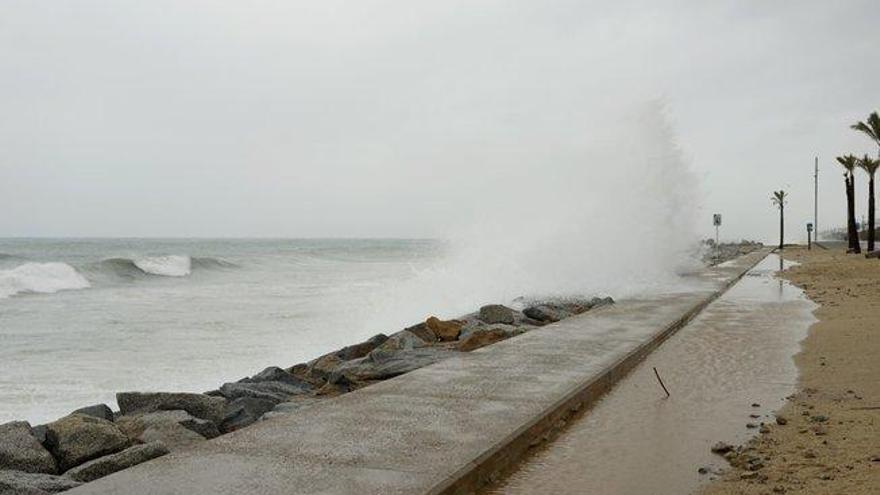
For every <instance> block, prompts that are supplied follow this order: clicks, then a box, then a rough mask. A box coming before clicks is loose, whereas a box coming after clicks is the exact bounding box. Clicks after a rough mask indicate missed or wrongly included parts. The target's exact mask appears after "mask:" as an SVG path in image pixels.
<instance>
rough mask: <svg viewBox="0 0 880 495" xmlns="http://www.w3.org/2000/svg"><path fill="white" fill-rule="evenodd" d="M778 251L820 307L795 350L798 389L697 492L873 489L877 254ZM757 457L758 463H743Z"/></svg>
mask: <svg viewBox="0 0 880 495" xmlns="http://www.w3.org/2000/svg"><path fill="white" fill-rule="evenodd" d="M784 256H785V258H786V259H788V260H791V261H795V262H797V263H800V265H799V266H796V267H793V268H791V269H789V270H787V271H785V272H784V273H783V274H782V276H783V277H785V278H786V279H788V280H790V281H791V282H792V283H794V284H795V285H797V286H799V287H801V288H803V289H804V290H805V291H806V293H807V295H808V296H809V297H810V299H812V300H813V301H814V302H816V303H817V304H819V305H820V307H819V308H818V309H817V310H816V312H815V316H816V318H818V320H819V321H818V322H817V323H816V324H815V325H813V326H812V327H811V328H810V332H809V336H808V337H807V338H806V339H805V340H804V341H803V344H802V350H801V352H800V353H799V354H798V355H797V356H796V357H795V361H796V364H797V366H798V368H799V370H800V374H801V376H800V383H799V392H798V393H797V394H795V395H793V396H791V397H790V398H789V400H788V401H787V403H786V405H785V406H784V407H783V408H782V409H781V410H779V411H778V413H777V417H779V418H783V419H782V420H781V421H777V423H780V424H771V425H767V426H768V428H766V429H764V431H765V433H763V434H761V435H759V436H758V437H756V438H755V439H754V440H752V441H751V442H749V443H748V444H747V445H745V446H743V449H742V451H741V452H740V453H739V454H738V455H731V457H732V462H733V464H734V465H735V467H734V468H732V469H730V470H729V471H728V472H726V473H725V474H724V475H723V476H722V477H721V478H720V479H719V480H718V481H716V482H715V483H713V484H710V485H708V486H706V487H705V489H704V490H703V492H702V493H704V494H711V495H723V494H766V493H803V494H820V493H821V494H826V493H847V494H869V493H871V494H874V493H878V492H880V290H878V289H880V284H878V280H880V262H878V261H877V260H869V259H865V258H864V256H861V255H846V254H844V253H843V251H840V250H821V249H813V250H812V251H808V250H806V249H805V248H802V247H795V248H790V249H789V248H787V249H786V250H785V254H784ZM755 458H758V459H757V462H758V464H759V465H763V467H760V468H758V469H756V470H749V469H746V468H745V467H744V466H746V465H747V464H748V462H749V461H750V460H751V461H752V465H753V466H754V465H755V462H754V461H755ZM737 466H739V467H737ZM753 469H754V468H753Z"/></svg>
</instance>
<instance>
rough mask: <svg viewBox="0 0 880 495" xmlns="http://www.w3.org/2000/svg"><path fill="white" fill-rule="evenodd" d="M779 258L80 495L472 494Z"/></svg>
mask: <svg viewBox="0 0 880 495" xmlns="http://www.w3.org/2000/svg"><path fill="white" fill-rule="evenodd" d="M766 254H767V251H766V250H762V251H760V252H756V253H752V254H749V255H746V256H743V257H741V258H739V259H737V260H734V261H732V262H728V263H725V264H722V265H720V266H718V267H715V268H711V269H706V270H704V271H702V272H700V273H699V274H695V275H694V276H693V281H694V286H695V287H696V288H694V289H693V290H688V291H686V292H678V293H673V294H664V295H658V296H653V297H651V298H646V299H639V300H627V301H621V302H619V303H618V304H615V305H613V306H610V307H606V308H602V309H599V310H596V311H593V312H588V313H585V314H583V315H580V316H576V317H573V318H569V319H567V320H564V321H562V322H559V323H556V324H553V325H548V326H546V327H543V328H540V329H537V330H534V331H532V332H529V333H526V334H523V335H521V336H518V337H516V338H513V339H510V340H507V341H504V342H500V343H498V344H494V345H492V346H489V347H486V348H483V349H480V350H477V351H474V352H472V353H463V354H461V355H460V356H456V357H453V358H451V359H448V360H446V361H443V362H440V363H437V364H435V365H433V366H429V367H427V368H423V369H420V370H417V371H414V372H412V373H409V374H407V375H404V376H401V377H398V378H395V379H392V380H388V381H386V382H382V383H379V384H376V385H372V386H370V387H367V388H365V389H361V390H358V391H356V392H352V393H350V394H346V395H343V396H341V397H338V398H336V399H333V400H328V401H324V402H320V403H318V404H316V405H314V406H312V407H309V408H307V409H304V410H302V411H301V412H298V413H296V414H292V415H290V416H285V417H277V418H273V419H271V420H268V421H264V422H261V423H259V424H256V425H254V426H251V427H249V428H246V429H244V430H240V431H238V432H235V433H232V434H229V435H225V436H223V437H220V438H216V439H214V440H211V441H208V442H205V443H204V444H202V445H201V446H199V447H197V448H195V449H193V450H191V451H187V452H179V453H175V454H171V455H168V456H165V457H162V458H160V459H156V460H154V461H150V462H147V463H145V464H141V465H139V466H136V467H134V468H131V469H128V470H126V471H123V472H120V473H116V474H114V475H111V476H108V477H106V478H103V479H100V480H98V481H95V482H93V483H89V484H87V485H84V486H82V487H80V488H78V489H75V490H72V491H70V492H68V493H71V494H242V493H250V494H290V493H309V494H318V493H320V494H336V493H340V494H341V493H376V494H380V493H381V494H392V493H401V494H411V493H468V492H471V491H473V490H474V489H476V488H477V487H479V486H481V485H482V484H483V483H484V482H485V481H486V480H488V479H490V478H493V477H494V476H495V475H496V474H497V472H498V470H499V469H504V468H507V467H509V466H510V465H511V464H512V463H514V462H515V461H516V460H518V459H519V458H520V456H521V455H522V453H523V452H525V451H526V450H527V449H528V447H529V445H530V444H533V443H534V442H536V441H537V440H538V439H540V437H541V436H542V435H543V434H544V433H545V432H546V431H547V430H548V429H549V428H552V427H553V425H555V424H556V423H557V422H558V421H559V420H560V419H561V418H565V417H567V416H568V415H569V414H571V413H572V411H573V410H575V409H577V408H579V407H582V406H583V405H584V404H591V403H593V402H595V401H596V400H597V399H598V397H599V396H600V395H601V394H602V393H604V392H605V391H607V390H608V388H609V387H610V386H612V385H613V384H614V383H615V382H616V381H617V380H619V379H620V378H622V377H623V376H624V374H625V373H626V372H627V371H628V370H629V369H631V368H632V367H633V366H635V365H637V364H638V362H639V361H641V360H642V359H643V358H644V356H645V355H647V354H648V353H649V352H650V351H651V350H652V349H653V348H654V347H655V346H656V345H658V344H659V343H660V342H661V341H662V340H663V339H664V338H665V337H667V336H669V335H671V334H672V333H673V332H674V331H675V330H677V328H679V327H680V326H682V325H683V324H684V323H685V322H686V321H688V320H689V319H690V318H692V317H693V316H694V315H695V314H696V313H697V312H698V311H699V310H700V309H701V308H702V307H704V306H705V305H706V304H708V303H709V302H710V301H711V300H712V299H714V298H715V297H717V296H718V295H719V294H720V293H721V292H723V291H724V290H725V289H726V288H727V287H728V286H729V285H730V284H731V283H733V282H734V281H735V280H737V279H738V278H739V277H740V276H742V275H743V274H744V273H745V272H746V271H747V270H748V269H749V268H751V267H752V266H754V265H755V264H756V263H757V262H758V261H760V260H761V259H762V258H763V257H764V256H766Z"/></svg>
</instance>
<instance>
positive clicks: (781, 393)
mask: <svg viewBox="0 0 880 495" xmlns="http://www.w3.org/2000/svg"><path fill="white" fill-rule="evenodd" d="M781 265H782V259H781V258H780V257H779V256H777V255H774V254H771V255H769V256H768V257H767V258H765V259H764V260H763V261H762V262H761V263H760V264H759V265H758V266H756V267H755V268H754V269H752V270H751V271H750V272H749V273H748V274H747V275H746V276H745V277H743V279H742V280H741V281H740V282H738V283H737V284H736V285H735V286H734V287H732V288H731V289H730V290H729V291H728V292H727V293H725V294H724V295H722V296H721V297H720V298H719V299H717V300H716V301H715V302H713V303H711V304H710V305H709V306H708V307H707V308H706V309H705V310H704V311H703V312H702V313H701V314H700V315H699V316H698V317H697V318H695V319H694V321H692V322H691V323H690V324H689V325H688V326H686V327H685V328H683V329H682V330H680V331H679V332H678V333H677V334H676V335H674V336H672V337H671V338H670V339H669V340H668V341H666V342H665V343H664V344H663V345H662V346H660V347H659V348H658V349H657V350H655V351H654V352H653V353H652V354H650V355H649V356H648V357H647V359H646V360H645V361H644V362H643V363H642V364H640V365H639V366H638V367H637V368H636V369H635V370H633V372H632V373H631V374H630V375H629V376H627V377H626V378H624V379H623V380H621V381H620V382H619V383H618V384H617V385H616V386H615V387H614V389H612V391H611V392H610V393H608V394H607V395H606V396H605V397H604V398H602V399H601V400H600V401H599V402H598V403H597V404H596V405H595V406H594V407H593V408H592V409H591V410H589V411H588V412H586V413H585V414H584V415H583V416H582V417H581V418H579V419H576V420H574V422H573V423H572V424H570V425H569V426H568V427H567V428H566V429H565V430H564V431H563V432H562V434H561V435H560V436H559V437H558V438H557V439H556V440H555V441H553V442H551V443H550V444H549V445H547V446H545V447H542V448H540V449H539V450H537V451H536V452H535V453H534V454H533V455H531V456H530V457H529V458H527V459H525V460H524V461H523V462H522V464H521V465H520V466H518V468H517V470H516V471H515V472H513V473H512V474H511V475H510V476H509V477H508V478H507V479H505V480H503V481H501V482H500V483H498V484H497V485H495V486H493V487H490V489H488V490H487V491H486V493H492V494H502V493H503V494H518V493H522V494H532V493H555V494H556V493H572V494H575V493H576V494H593V493H594V494H602V495H609V494H614V495H623V494H656V495H662V494H676V495H679V494H685V493H692V492H694V491H696V490H697V489H698V488H699V486H700V484H701V483H705V482H707V481H709V480H711V479H712V478H713V474H712V473H713V472H714V471H717V470H719V469H722V468H724V467H725V466H726V463H725V461H724V460H723V459H722V458H721V457H719V456H717V455H715V454H712V453H711V452H710V447H711V446H712V444H714V443H715V442H717V441H725V442H728V443H731V444H739V443H742V442H744V441H746V440H747V439H748V438H749V437H750V436H752V435H755V434H757V433H758V429H757V427H758V426H760V423H761V422H772V421H773V416H772V411H773V410H776V409H778V408H780V407H781V406H782V405H783V403H784V402H785V397H786V396H787V395H789V394H791V393H793V392H794V391H795V390H796V383H797V368H796V367H795V364H794V361H793V360H792V356H793V355H794V354H796V353H797V352H798V350H799V342H800V341H801V340H802V339H803V338H804V337H806V334H807V330H808V328H809V327H810V325H811V324H812V323H814V322H815V321H816V320H815V318H814V317H813V316H812V311H813V309H815V307H816V305H815V304H814V303H812V302H811V301H809V300H808V299H807V298H806V297H805V296H804V294H803V292H802V291H801V290H800V289H798V288H797V287H794V286H792V285H791V284H789V283H788V282H786V281H784V280H781V279H777V278H775V277H774V272H775V271H777V270H779V269H780V267H781ZM654 367H656V368H657V370H658V371H659V373H660V376H661V377H662V379H663V381H664V382H665V384H666V387H667V388H668V389H669V391H670V393H671V396H670V397H668V398H667V397H666V394H665V393H664V392H663V390H662V388H661V387H660V385H659V383H658V381H657V378H656V377H655V376H654V371H653V368H654ZM753 404H755V405H753ZM755 416H756V417H755ZM748 423H751V424H752V426H755V428H749V427H747V426H746V425H747V424H748ZM701 467H705V468H708V471H709V472H708V474H700V473H699V472H698V469H699V468H701Z"/></svg>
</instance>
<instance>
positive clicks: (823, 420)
mask: <svg viewBox="0 0 880 495" xmlns="http://www.w3.org/2000/svg"><path fill="white" fill-rule="evenodd" d="M810 421H812V422H813V423H826V422H828V416H825V415H822V414H816V415H815V416H812V417H810Z"/></svg>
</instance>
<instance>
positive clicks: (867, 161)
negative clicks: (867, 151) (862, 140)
mask: <svg viewBox="0 0 880 495" xmlns="http://www.w3.org/2000/svg"><path fill="white" fill-rule="evenodd" d="M858 166H859V168H860V169H862V170H864V171H865V172H867V173H868V175H870V176H873V175H874V173H875V172H877V167H880V160H875V159H873V158H871V157H870V156H868V155H865V156H864V157H862V158H859V161H858Z"/></svg>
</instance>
